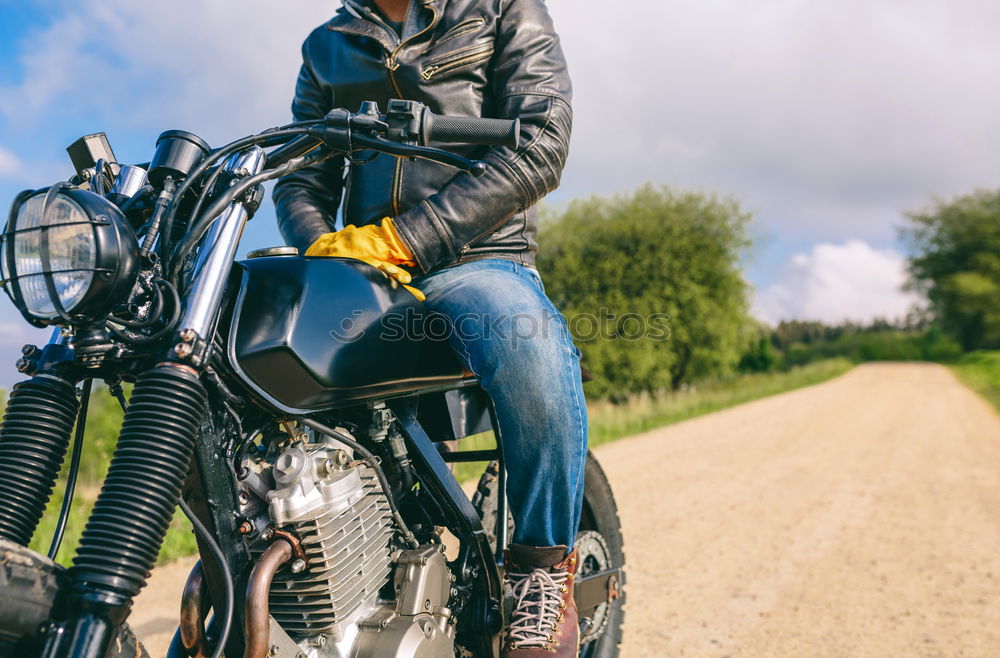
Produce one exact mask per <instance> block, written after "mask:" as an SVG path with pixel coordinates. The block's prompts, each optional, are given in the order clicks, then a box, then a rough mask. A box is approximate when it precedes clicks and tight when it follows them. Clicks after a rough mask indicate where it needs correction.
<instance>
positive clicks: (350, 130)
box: [266, 100, 521, 176]
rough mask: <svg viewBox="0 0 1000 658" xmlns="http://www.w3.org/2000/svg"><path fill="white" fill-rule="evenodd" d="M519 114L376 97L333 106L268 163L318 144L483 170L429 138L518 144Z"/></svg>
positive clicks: (277, 162) (275, 152)
mask: <svg viewBox="0 0 1000 658" xmlns="http://www.w3.org/2000/svg"><path fill="white" fill-rule="evenodd" d="M520 127H521V122H520V120H519V119H513V120H511V119H490V118H480V117H459V116H448V115H441V114H434V113H433V112H431V111H430V109H428V108H427V107H426V106H424V105H423V104H422V103H418V102H416V101H406V100H391V101H389V105H388V107H387V109H386V112H385V113H384V114H382V113H380V112H379V111H378V107H377V106H376V105H375V104H374V103H370V102H366V103H362V105H361V108H360V110H359V111H358V112H356V113H350V112H347V111H346V110H340V109H338V110H333V111H331V112H330V113H329V114H327V115H326V117H325V118H324V119H323V120H322V121H320V122H317V124H316V125H315V126H313V127H312V128H309V129H308V130H307V132H306V134H305V135H302V136H300V137H296V138H295V139H292V140H291V141H289V142H287V143H286V144H284V145H283V146H280V147H278V148H276V149H274V150H273V151H271V152H270V153H269V154H268V156H267V165H266V166H267V168H268V169H273V168H275V167H280V166H281V165H283V164H285V163H287V162H288V161H289V160H292V159H294V158H297V157H299V156H301V155H304V154H305V153H308V152H309V151H311V150H313V149H315V148H317V147H319V146H326V147H328V148H332V149H336V150H339V151H345V152H350V151H357V150H366V149H372V150H375V151H379V152H382V153H388V154H390V155H394V156H396V157H401V158H424V159H427V160H433V161H435V162H440V163H442V164H446V165H449V166H452V167H456V168H458V169H463V170H465V171H468V172H470V173H472V174H473V175H474V176H479V175H481V174H482V173H484V172H485V170H486V169H485V165H483V164H482V163H481V162H475V161H472V160H469V159H467V158H464V157H462V156H460V155H457V154H455V153H450V152H448V151H443V150H441V149H436V148H431V147H428V146H427V144H428V143H431V142H439V143H452V144H460V143H461V144H476V145H481V146H507V147H514V146H516V145H517V139H518V135H519V134H520Z"/></svg>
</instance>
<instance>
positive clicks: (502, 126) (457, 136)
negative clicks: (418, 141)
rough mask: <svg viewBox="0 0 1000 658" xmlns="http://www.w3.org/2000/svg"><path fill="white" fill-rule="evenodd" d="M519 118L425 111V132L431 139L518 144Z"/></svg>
mask: <svg viewBox="0 0 1000 658" xmlns="http://www.w3.org/2000/svg"><path fill="white" fill-rule="evenodd" d="M520 132H521V120H520V119H513V120H511V119H481V118H478V117H453V116H446V115H442V114H434V113H432V112H430V111H429V110H428V111H426V112H425V114H424V135H426V136H427V138H428V139H429V140H431V141H435V142H450V143H458V144H482V145H485V146H509V147H511V148H514V147H515V146H517V138H518V135H519V134H520Z"/></svg>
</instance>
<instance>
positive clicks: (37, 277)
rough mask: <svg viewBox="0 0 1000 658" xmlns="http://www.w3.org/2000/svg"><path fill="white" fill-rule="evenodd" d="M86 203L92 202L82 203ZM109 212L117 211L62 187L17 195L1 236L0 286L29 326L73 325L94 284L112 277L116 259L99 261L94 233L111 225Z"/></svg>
mask: <svg viewBox="0 0 1000 658" xmlns="http://www.w3.org/2000/svg"><path fill="white" fill-rule="evenodd" d="M84 194H85V195H89V196H80V195H84ZM91 199H93V200H96V203H87V202H88V201H90V200H91ZM81 201H83V203H81ZM96 204H100V205H96ZM110 211H117V208H114V206H112V205H111V204H110V203H109V202H107V201H105V200H104V199H103V198H101V197H99V196H97V195H91V193H89V192H83V191H80V190H76V188H73V187H72V186H70V185H69V184H67V183H61V184H58V185H54V186H52V187H51V188H49V189H48V190H46V191H37V192H31V191H29V192H23V193H21V194H20V195H18V197H17V199H16V200H15V202H14V205H13V207H12V208H11V213H10V218H9V219H8V222H7V227H6V229H5V230H4V233H3V236H2V258H0V263H2V268H3V281H2V284H3V285H4V287H5V289H6V291H7V293H8V294H9V295H10V297H11V298H12V299H13V301H14V304H15V305H17V307H18V308H19V309H20V310H21V312H22V314H23V315H24V316H25V318H26V319H28V321H29V322H32V324H35V325H45V324H52V323H53V322H59V321H62V322H65V323H71V322H73V321H74V319H78V318H77V317H76V316H77V315H78V314H77V311H78V310H80V309H81V307H82V305H83V303H84V301H85V299H87V298H88V296H89V297H92V296H93V295H92V294H90V293H92V292H93V289H94V287H95V286H94V284H95V280H96V279H97V278H98V277H103V278H105V279H111V278H116V276H115V275H116V272H115V266H117V265H119V263H117V262H115V261H117V258H112V259H111V261H110V262H108V260H107V259H106V258H105V259H102V258H101V253H100V252H101V246H102V245H101V244H99V242H100V241H99V239H98V238H99V235H98V229H99V228H101V227H108V226H110V225H111V224H112V223H113V222H112V218H111V217H110V214H111V212H110ZM112 232H114V233H116V234H118V231H117V230H114V229H112ZM108 246H112V245H108ZM105 251H107V249H105ZM113 251H115V252H117V251H118V249H117V248H115V249H113ZM115 255H116V256H117V253H116V254H115ZM102 260H104V261H105V262H102ZM101 265H104V267H101Z"/></svg>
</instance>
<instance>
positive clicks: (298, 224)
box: [272, 39, 344, 252]
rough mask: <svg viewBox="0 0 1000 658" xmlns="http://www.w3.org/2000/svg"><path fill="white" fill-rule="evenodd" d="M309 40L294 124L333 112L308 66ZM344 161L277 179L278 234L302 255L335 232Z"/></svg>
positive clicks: (337, 159)
mask: <svg viewBox="0 0 1000 658" xmlns="http://www.w3.org/2000/svg"><path fill="white" fill-rule="evenodd" d="M309 46H310V40H308V39H307V40H306V42H305V44H303V46H302V60H303V61H302V68H301V69H300V71H299V77H298V81H297V83H296V85H295V99H294V100H293V101H292V116H293V117H294V118H295V121H305V120H308V119H322V118H323V117H324V116H326V113H327V112H328V111H330V109H331V108H332V98H330V97H329V92H324V90H323V89H322V88H321V86H320V85H319V83H318V82H317V79H316V75H315V74H314V73H313V70H312V68H311V66H310V61H311V60H310V55H309ZM343 176H344V158H343V157H342V156H337V157H333V158H330V159H329V160H325V161H323V162H320V163H318V164H315V165H313V166H311V167H308V168H306V169H300V170H298V171H296V172H293V173H291V174H289V175H287V176H284V177H282V178H280V179H279V180H278V182H277V184H276V185H275V186H274V193H273V195H272V198H273V200H274V210H275V213H276V214H277V216H278V230H280V231H281V235H282V237H284V239H285V242H287V243H288V244H290V245H292V246H294V247H298V248H299V251H300V252H304V251H305V250H306V249H307V248H308V247H309V245H311V244H312V243H313V241H314V240H315V239H316V238H318V237H319V236H320V235H322V234H323V233H328V232H330V231H333V230H334V227H335V224H336V220H337V208H338V207H339V206H340V197H341V194H342V192H343V186H344V180H343Z"/></svg>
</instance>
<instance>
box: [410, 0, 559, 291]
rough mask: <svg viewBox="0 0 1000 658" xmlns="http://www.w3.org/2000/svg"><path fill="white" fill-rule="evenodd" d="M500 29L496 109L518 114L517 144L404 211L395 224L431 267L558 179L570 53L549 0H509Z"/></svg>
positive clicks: (452, 257)
mask: <svg viewBox="0 0 1000 658" xmlns="http://www.w3.org/2000/svg"><path fill="white" fill-rule="evenodd" d="M506 5H507V6H506V7H504V9H503V11H502V13H501V16H500V19H499V25H498V30H497V35H496V43H495V52H496V54H495V55H494V59H493V70H492V80H491V92H492V94H493V98H494V102H495V108H496V116H499V117H504V118H511V119H513V118H520V119H521V135H520V139H519V143H518V146H517V147H516V148H506V147H504V148H494V149H491V150H490V151H489V152H488V153H487V154H486V156H485V157H484V158H482V160H483V162H485V163H486V165H487V169H486V173H485V174H483V175H482V176H480V177H479V178H475V177H473V176H471V175H469V174H466V173H462V174H459V175H457V176H456V177H455V178H453V179H452V180H451V181H450V182H449V183H448V184H447V185H445V186H444V187H443V188H441V190H440V191H439V192H438V193H436V194H434V195H433V196H431V197H429V198H428V199H426V200H425V201H423V202H422V203H420V204H419V205H417V206H414V207H413V208H410V209H409V210H407V211H405V212H403V213H401V214H400V216H399V217H398V218H396V228H397V229H398V231H399V233H400V234H401V236H402V238H403V240H404V241H405V242H406V243H407V246H409V247H410V249H411V251H413V253H414V255H415V256H416V260H417V263H418V264H419V266H420V268H421V269H422V270H423V271H425V272H427V271H430V270H433V269H435V268H437V267H440V266H442V265H448V264H450V263H451V262H453V261H455V260H456V259H457V258H458V257H459V256H460V255H461V253H462V251H463V249H464V248H465V247H467V246H468V245H471V244H473V243H475V242H476V241H477V240H479V239H480V238H482V237H484V236H486V235H489V234H490V233H492V232H494V231H495V230H497V228H499V227H500V226H501V225H503V223H504V222H506V221H507V220H508V219H510V217H512V216H513V215H515V214H516V213H518V212H521V211H523V210H525V209H527V208H529V207H530V206H532V205H534V204H535V203H536V202H537V201H538V200H539V199H541V198H542V197H543V196H545V195H546V194H548V193H549V192H551V191H552V190H554V189H555V188H556V187H557V186H558V185H559V178H560V176H561V175H562V170H563V166H564V165H565V163H566V156H567V153H568V151H569V138H570V131H571V127H572V110H571V107H570V101H571V93H572V92H571V85H570V79H569V73H568V72H567V69H566V60H565V58H564V57H563V53H562V48H561V46H560V44H559V37H558V36H557V35H556V33H555V30H554V29H553V26H552V20H551V18H550V17H549V13H548V10H547V9H546V7H545V4H544V0H507V2H506Z"/></svg>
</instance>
